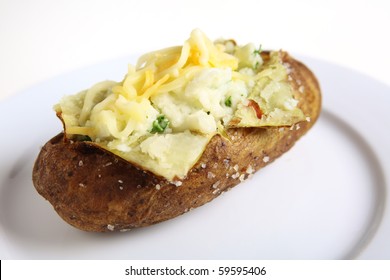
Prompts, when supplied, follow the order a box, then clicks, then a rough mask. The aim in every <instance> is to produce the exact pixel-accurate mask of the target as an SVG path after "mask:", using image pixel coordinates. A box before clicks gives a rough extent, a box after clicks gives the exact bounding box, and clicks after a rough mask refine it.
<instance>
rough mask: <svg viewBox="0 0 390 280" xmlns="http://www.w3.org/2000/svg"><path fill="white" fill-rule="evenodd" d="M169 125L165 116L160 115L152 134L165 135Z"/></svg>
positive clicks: (154, 123) (155, 121)
mask: <svg viewBox="0 0 390 280" xmlns="http://www.w3.org/2000/svg"><path fill="white" fill-rule="evenodd" d="M168 125H169V120H168V119H167V118H166V117H165V116H164V115H160V116H158V117H157V119H155V120H154V121H153V124H152V129H151V130H150V133H163V132H164V130H165V129H166V128H167V126H168Z"/></svg>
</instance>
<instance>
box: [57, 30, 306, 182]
mask: <svg viewBox="0 0 390 280" xmlns="http://www.w3.org/2000/svg"><path fill="white" fill-rule="evenodd" d="M260 53H261V50H259V49H256V47H255V45H254V44H247V45H244V46H237V45H236V44H235V43H234V42H233V41H231V40H228V41H216V42H214V43H213V42H212V41H210V39H208V38H207V37H206V36H205V35H204V34H203V33H202V32H201V31H200V30H198V29H196V30H194V31H192V33H191V35H190V38H189V39H188V40H186V41H185V42H184V44H183V45H182V46H177V47H170V48H167V49H163V50H158V51H154V52H151V53H147V54H144V55H142V56H141V57H140V58H139V60H138V62H137V64H136V65H135V66H132V65H129V67H128V73H127V74H126V76H125V78H124V79H123V81H121V82H113V81H103V82H100V83H98V84H96V85H94V86H92V87H91V88H89V89H87V90H84V91H82V92H80V93H78V94H75V95H71V96H65V97H64V98H63V99H62V100H61V101H60V102H59V104H57V105H56V106H55V110H56V112H57V115H58V116H59V117H60V118H61V119H62V121H63V123H64V128H65V133H66V134H67V135H68V137H73V138H75V139H83V140H84V141H85V140H87V141H92V142H94V143H95V144H96V145H98V146H100V147H102V148H104V149H107V150H109V151H111V152H112V153H114V154H116V155H118V156H120V157H122V158H124V159H125V160H128V161H129V162H131V163H133V164H135V165H137V166H140V167H141V168H143V169H144V170H148V171H151V172H153V173H155V174H156V175H159V176H162V177H165V178H166V179H168V180H171V181H174V180H177V179H182V178H184V177H185V176H186V175H187V173H188V171H189V170H190V169H191V167H192V166H193V165H194V164H195V163H196V162H197V160H198V159H199V158H200V156H201V155H202V153H203V151H204V150H205V148H206V146H207V144H208V142H209V141H210V139H211V138H212V137H213V136H214V135H216V134H218V133H220V134H223V130H225V129H227V128H229V127H263V126H286V125H292V124H294V123H297V122H299V121H302V120H304V119H305V116H304V115H303V113H302V111H301V110H300V109H299V108H297V103H298V102H297V100H295V99H294V97H293V94H292V93H293V90H292V88H291V85H290V84H289V82H288V69H286V67H285V66H284V65H283V63H282V61H281V58H280V55H279V53H278V52H273V53H271V55H270V57H271V58H270V60H267V61H265V62H263V60H262V57H261V55H260Z"/></svg>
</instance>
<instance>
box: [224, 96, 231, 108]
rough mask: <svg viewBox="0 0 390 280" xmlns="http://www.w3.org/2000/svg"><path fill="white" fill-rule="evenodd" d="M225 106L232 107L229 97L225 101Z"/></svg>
mask: <svg viewBox="0 0 390 280" xmlns="http://www.w3.org/2000/svg"><path fill="white" fill-rule="evenodd" d="M225 105H226V106H227V107H232V96H229V97H228V98H226V99H225Z"/></svg>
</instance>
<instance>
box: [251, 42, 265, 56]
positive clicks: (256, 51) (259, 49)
mask: <svg viewBox="0 0 390 280" xmlns="http://www.w3.org/2000/svg"><path fill="white" fill-rule="evenodd" d="M262 51H263V50H262V49H261V44H260V46H259V48H258V49H256V50H254V51H253V55H257V54H258V55H260V53H261V52H262Z"/></svg>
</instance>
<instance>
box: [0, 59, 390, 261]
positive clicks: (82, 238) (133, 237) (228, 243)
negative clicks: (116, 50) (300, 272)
mask: <svg viewBox="0 0 390 280" xmlns="http://www.w3.org/2000/svg"><path fill="white" fill-rule="evenodd" d="M302 60H303V61H304V62H305V63H306V64H307V65H308V66H309V67H311V68H312V69H313V70H314V72H315V73H316V75H317V76H318V78H319V80H320V82H321V86H322V90H323V113H322V115H321V117H320V119H319V121H318V123H317V124H316V125H315V127H314V128H313V129H312V130H311V131H310V132H309V133H308V134H307V135H306V136H305V137H303V138H302V139H301V140H300V141H299V142H298V143H297V144H296V145H295V146H294V147H293V149H292V150H291V151H289V152H288V153H286V154H285V155H284V156H282V157H281V158H280V159H279V160H277V161H275V162H274V163H273V164H271V165H270V166H268V167H266V168H265V169H263V170H261V171H260V172H258V173H257V174H256V175H255V176H254V177H253V178H252V179H251V180H248V181H246V182H244V183H243V184H241V185H240V186H239V187H237V188H234V189H233V190H231V191H230V192H227V193H225V194H223V195H221V197H219V198H218V199H216V200H214V201H213V202H211V203H209V204H207V205H205V206H203V207H200V208H198V209H195V210H193V211H191V212H190V213H187V214H185V215H182V216H181V217H178V218H176V219H173V220H170V221H167V222H164V223H161V224H158V225H155V226H151V227H148V228H143V229H138V230H133V231H130V232H125V233H113V234H110V233H108V234H95V233H86V232H82V231H79V230H77V229H74V228H73V227H71V226H69V225H68V224H66V223H65V222H63V221H62V220H61V219H60V218H59V216H57V214H56V213H55V212H54V210H53V209H52V207H51V205H49V203H48V202H46V201H45V200H44V199H43V198H42V197H40V196H39V195H38V194H37V192H36V191H35V189H34V187H33V185H32V182H31V170H32V166H33V163H34V159H35V157H36V156H37V154H38V151H39V148H40V147H41V146H42V145H43V144H44V143H45V142H46V141H47V140H48V139H49V138H50V137H51V136H54V135H55V134H56V133H57V132H59V131H60V130H61V124H60V122H59V121H58V120H57V119H56V117H55V114H54V112H53V111H52V105H53V104H55V103H56V102H57V101H58V100H59V98H60V97H61V96H63V95H64V94H71V93H74V92H77V91H79V90H81V89H83V88H85V87H88V86H90V85H91V84H92V83H94V82H96V81H99V80H103V79H106V78H110V79H115V80H121V79H122V74H123V73H125V71H126V65H127V61H134V60H133V59H132V58H124V59H119V60H115V61H111V62H107V63H103V64H100V65H96V66H93V67H89V68H85V69H82V70H79V71H75V72H72V73H69V74H66V75H61V76H59V77H57V78H54V79H51V80H49V81H47V82H44V83H42V84H39V85H37V86H35V87H33V88H30V89H28V90H25V91H24V92H22V93H21V94H19V95H16V96H15V97H13V98H12V99H9V100H7V101H5V102H3V103H2V104H0V131H1V135H2V137H1V140H0V141H1V145H0V156H1V163H0V164H1V166H0V222H1V224H0V258H1V259H35V258H39V259H343V258H362V259H371V258H374V259H380V258H390V209H389V208H388V207H387V204H388V202H389V201H390V198H389V187H390V185H389V182H390V178H389V176H390V169H389V168H390V149H389V146H388V143H389V142H390V132H389V128H390V126H389V120H390V110H389V105H390V89H389V88H388V87H386V86H384V85H383V84H380V83H378V82H377V81H375V80H373V79H371V78H369V77H366V76H363V75H361V74H359V73H356V72H354V71H351V70H348V69H345V68H341V67H338V66H336V65H332V64H329V63H326V62H323V61H318V60H314V59H309V58H302Z"/></svg>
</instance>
